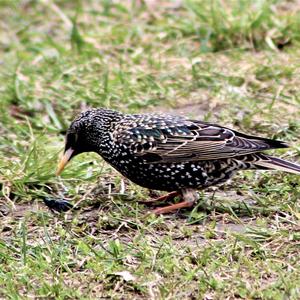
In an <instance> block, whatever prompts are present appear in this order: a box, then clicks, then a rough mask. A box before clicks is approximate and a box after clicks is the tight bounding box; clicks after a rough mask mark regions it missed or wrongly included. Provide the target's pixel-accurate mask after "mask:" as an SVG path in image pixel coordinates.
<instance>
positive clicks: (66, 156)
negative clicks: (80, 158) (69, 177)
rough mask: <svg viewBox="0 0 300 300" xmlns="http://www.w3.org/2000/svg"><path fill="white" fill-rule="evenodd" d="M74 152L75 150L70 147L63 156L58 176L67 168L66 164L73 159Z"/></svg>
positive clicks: (58, 167)
mask: <svg viewBox="0 0 300 300" xmlns="http://www.w3.org/2000/svg"><path fill="white" fill-rule="evenodd" d="M73 152H74V149H72V148H70V149H68V150H67V151H66V152H65V153H64V155H63V157H62V158H61V160H60V162H59V164H58V166H57V171H56V176H58V175H60V173H61V172H62V171H63V169H64V168H65V166H66V165H67V163H68V162H69V160H70V159H71V156H72V154H73Z"/></svg>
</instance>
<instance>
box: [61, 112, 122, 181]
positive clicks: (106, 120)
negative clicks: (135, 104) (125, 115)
mask: <svg viewBox="0 0 300 300" xmlns="http://www.w3.org/2000/svg"><path fill="white" fill-rule="evenodd" d="M120 115H121V114H120V113H118V112H116V111H112V110H108V109H93V110H88V111H85V112H83V113H81V114H80V115H79V116H78V117H77V118H75V120H74V121H73V122H72V123H71V125H70V127H69V129H68V130H67V134H66V139H65V150H64V154H63V156H62V158H61V160H60V162H59V164H58V168H57V171H56V175H59V174H60V173H61V172H62V171H63V169H64V168H65V166H66V165H67V163H68V162H69V161H70V160H71V159H72V158H73V157H74V156H76V155H78V154H80V153H83V152H99V150H100V149H101V145H102V143H103V139H105V138H104V137H105V136H106V135H107V134H108V132H109V129H110V128H111V124H112V121H114V120H115V119H116V118H118V117H119V116H120Z"/></svg>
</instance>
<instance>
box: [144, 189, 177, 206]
mask: <svg viewBox="0 0 300 300" xmlns="http://www.w3.org/2000/svg"><path fill="white" fill-rule="evenodd" d="M179 195H181V193H180V192H179V191H175V192H171V193H169V194H166V195H163V196H160V197H158V198H154V199H150V200H146V201H139V202H140V203H143V204H153V203H157V202H161V201H167V200H172V199H174V198H175V197H177V196H179Z"/></svg>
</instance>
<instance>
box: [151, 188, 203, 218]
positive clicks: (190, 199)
mask: <svg viewBox="0 0 300 300" xmlns="http://www.w3.org/2000/svg"><path fill="white" fill-rule="evenodd" d="M181 194H182V197H183V199H184V200H185V201H183V202H179V203H176V204H172V205H168V206H165V207H160V208H157V209H154V210H153V213H155V214H156V215H160V214H167V213H169V212H172V211H174V210H177V209H180V208H185V207H191V206H193V205H194V203H195V202H196V200H197V198H198V197H197V193H196V191H195V190H194V189H184V190H182V191H181Z"/></svg>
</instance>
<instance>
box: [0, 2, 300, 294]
mask: <svg viewBox="0 0 300 300" xmlns="http://www.w3.org/2000/svg"><path fill="white" fill-rule="evenodd" d="M299 14H300V9H299V6H298V4H297V1H268V0H262V1H258V0H255V1H251V2H250V1H221V0H215V1H205V0H203V1H174V2H169V1H163V2H162V1H160V2H155V1H154V2H152V1H116V2H111V1H67V0H65V1H55V2H54V1H50V0H44V1H29V0H28V1H4V0H3V1H0V28H1V30H0V37H1V38H0V64H1V69H0V119H1V123H0V155H1V157H2V159H1V160H0V184H1V192H0V215H1V222H0V232H1V234H0V263H1V269H0V297H2V298H4V299H27V298H47V299H54V298H55V299H95V298H103V299H104V298H113V299H129V298H132V299H298V298H299V294H300V281H299V278H300V264H299V259H298V257H299V246H300V212H299V196H300V189H299V183H300V181H299V176H296V175H290V174H283V173H272V172H263V173H259V172H256V173H255V172H244V173H241V174H238V175H237V176H236V177H235V178H234V179H233V180H232V182H230V183H228V184H226V185H225V186H223V187H220V188H218V189H216V190H207V191H204V192H201V193H199V196H200V200H199V203H198V204H197V206H196V207H195V208H193V209H192V210H184V211H181V212H180V213H178V214H175V215H168V216H164V217H156V216H154V215H150V214H147V212H148V211H149V208H147V207H145V206H143V205H142V204H139V203H138V200H139V199H147V198H149V197H150V196H151V195H150V194H149V192H148V191H147V190H144V189H142V188H140V187H138V186H136V185H134V184H132V183H130V182H128V181H126V180H125V179H124V178H122V177H121V176H120V175H119V174H117V173H116V172H115V171H114V170H112V168H111V167H109V166H108V165H106V164H105V163H103V162H102V160H101V159H100V158H99V157H98V156H97V155H94V154H83V155H81V156H79V157H76V158H75V159H74V160H73V161H72V163H71V164H70V165H69V166H68V168H66V170H65V171H64V173H63V174H62V176H61V177H59V178H58V177H55V175H54V173H55V169H56V163H57V160H58V156H59V154H60V153H61V151H62V149H63V144H64V133H65V131H66V129H67V127H68V125H69V123H70V121H71V120H72V119H73V118H74V116H75V115H76V114H77V113H78V112H79V111H81V110H83V109H86V108H87V107H100V106H105V107H111V108H117V109H119V110H121V111H124V112H141V111H143V112H146V111H147V112H148V111H165V112H166V111H167V112H172V113H184V114H186V115H190V116H193V117H197V118H202V119H205V120H209V121H217V122H219V123H221V124H224V125H227V126H230V127H234V128H235V129H238V130H241V131H244V132H248V133H252V134H259V135H261V136H266V137H274V138H278V139H282V140H285V141H287V142H288V143H289V144H290V145H291V148H290V149H289V150H288V151H281V150H279V151H276V153H277V155H278V156H282V157H286V158H288V159H290V160H297V159H298V161H299V155H300V145H299V136H300V121H299V113H300V100H299V99H300V91H299V84H300V73H299V59H298V58H299V54H300V53H299V39H300V37H299V32H298V31H299V30H298V26H299V20H300V19H299ZM124 184H125V187H126V189H125V190H124V189H123V186H124ZM45 197H50V198H63V199H66V200H69V201H71V202H72V203H73V204H75V208H76V209H74V210H72V211H70V212H68V213H65V214H53V213H52V212H50V211H49V210H48V209H47V208H46V207H45V206H44V204H43V201H42V200H43V199H44V198H45Z"/></svg>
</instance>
